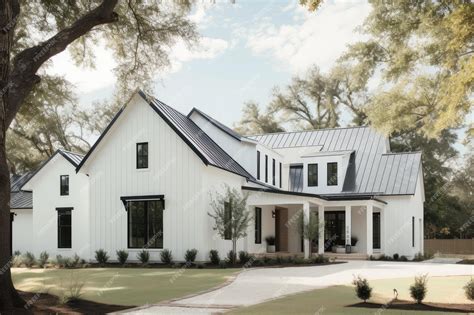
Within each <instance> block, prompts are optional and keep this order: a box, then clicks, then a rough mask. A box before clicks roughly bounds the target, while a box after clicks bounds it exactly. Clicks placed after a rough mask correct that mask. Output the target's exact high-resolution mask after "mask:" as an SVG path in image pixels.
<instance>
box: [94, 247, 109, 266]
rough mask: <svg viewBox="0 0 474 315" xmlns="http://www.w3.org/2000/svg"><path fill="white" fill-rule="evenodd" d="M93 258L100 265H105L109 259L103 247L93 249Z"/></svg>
mask: <svg viewBox="0 0 474 315" xmlns="http://www.w3.org/2000/svg"><path fill="white" fill-rule="evenodd" d="M95 260H97V262H98V263H99V264H101V265H105V264H106V263H107V261H108V260H109V255H107V252H106V251H105V250H103V249H99V250H96V251H95Z"/></svg>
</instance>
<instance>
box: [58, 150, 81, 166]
mask: <svg viewBox="0 0 474 315" xmlns="http://www.w3.org/2000/svg"><path fill="white" fill-rule="evenodd" d="M59 153H61V155H62V156H64V157H65V158H66V159H67V160H68V161H69V162H71V164H73V165H74V167H77V166H78V165H79V164H80V163H81V161H82V159H83V158H84V155H82V154H79V153H74V152H70V151H66V150H59Z"/></svg>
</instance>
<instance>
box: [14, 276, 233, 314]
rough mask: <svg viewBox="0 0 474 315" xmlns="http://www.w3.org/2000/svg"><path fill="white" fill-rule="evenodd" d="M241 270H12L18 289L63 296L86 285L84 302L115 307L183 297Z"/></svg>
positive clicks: (215, 284)
mask: <svg viewBox="0 0 474 315" xmlns="http://www.w3.org/2000/svg"><path fill="white" fill-rule="evenodd" d="M238 270H239V269H181V268H177V269H171V268H169V269H152V268H87V269H26V268H12V275H13V282H14V284H15V287H16V288H17V289H18V290H22V291H28V292H39V293H49V294H53V295H57V296H61V295H62V294H63V293H64V292H65V291H67V290H68V289H69V288H70V287H71V284H77V283H79V284H81V283H83V284H84V287H83V290H82V292H83V295H82V296H81V299H86V300H90V301H94V302H99V303H105V304H115V305H135V306H139V305H144V304H147V303H158V302H161V301H165V300H169V299H175V298H179V297H183V296H186V295H189V294H193V293H198V292H200V291H204V290H208V289H211V288H213V287H215V286H218V285H221V284H223V283H224V282H225V281H226V280H227V279H229V277H231V276H233V275H235V274H236V273H237V272H238Z"/></svg>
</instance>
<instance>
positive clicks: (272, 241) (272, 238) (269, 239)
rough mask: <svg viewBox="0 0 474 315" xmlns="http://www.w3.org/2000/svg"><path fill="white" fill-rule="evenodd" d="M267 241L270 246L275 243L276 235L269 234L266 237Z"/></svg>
mask: <svg viewBox="0 0 474 315" xmlns="http://www.w3.org/2000/svg"><path fill="white" fill-rule="evenodd" d="M265 242H267V245H268V246H273V245H275V236H267V237H265Z"/></svg>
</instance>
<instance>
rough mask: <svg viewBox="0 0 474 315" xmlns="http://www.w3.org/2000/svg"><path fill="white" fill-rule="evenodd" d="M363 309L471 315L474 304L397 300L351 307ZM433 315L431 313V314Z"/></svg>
mask: <svg viewBox="0 0 474 315" xmlns="http://www.w3.org/2000/svg"><path fill="white" fill-rule="evenodd" d="M348 307H356V308H363V309H368V308H372V309H383V310H403V311H430V312H442V313H471V312H473V311H474V305H473V304H451V303H422V304H418V303H414V302H411V301H404V300H395V301H391V302H390V303H388V304H381V303H369V302H365V303H364V302H361V303H356V304H352V305H349V306H348ZM430 314H431V313H430Z"/></svg>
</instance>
